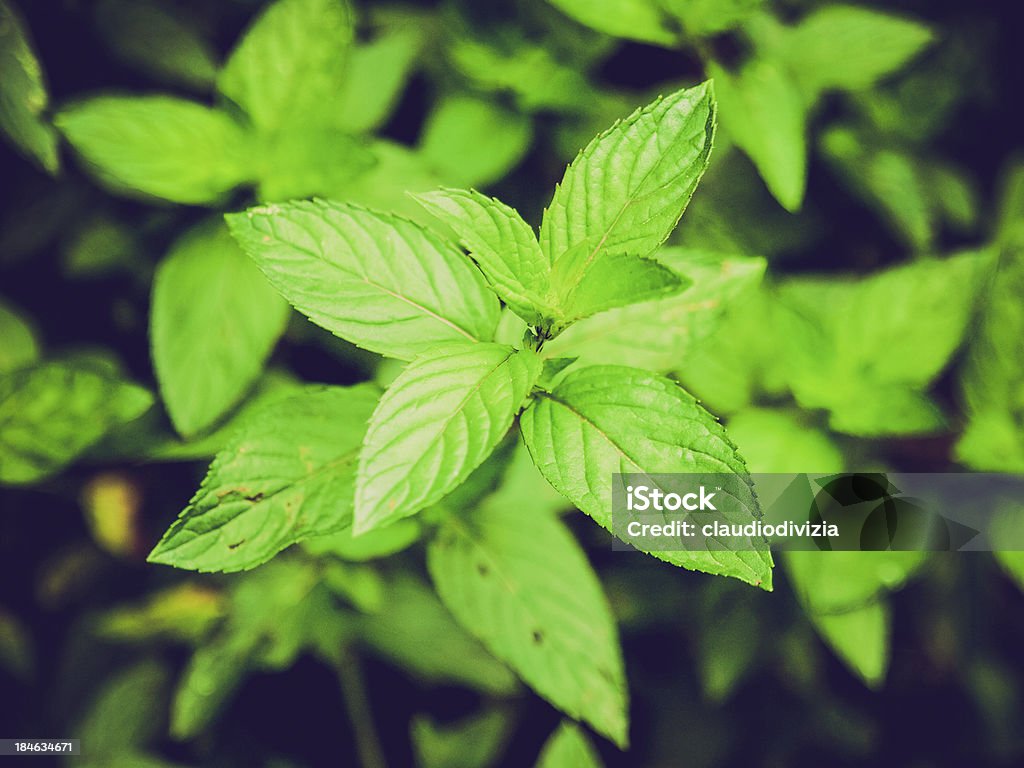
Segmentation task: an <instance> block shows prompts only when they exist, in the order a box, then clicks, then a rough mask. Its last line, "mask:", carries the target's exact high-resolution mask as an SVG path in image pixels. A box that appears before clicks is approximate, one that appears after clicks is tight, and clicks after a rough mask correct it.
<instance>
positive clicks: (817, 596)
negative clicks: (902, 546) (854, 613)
mask: <svg viewBox="0 0 1024 768" xmlns="http://www.w3.org/2000/svg"><path fill="white" fill-rule="evenodd" d="M925 557H926V554H925V553H924V552H910V551H902V552H901V551H891V552H856V551H849V552H847V551H834V552H814V551H792V552H786V557H785V566H786V574H787V576H789V579H790V581H791V582H792V584H793V591H794V592H796V595H797V597H798V598H800V602H801V604H802V605H803V606H804V607H805V609H806V610H807V611H808V613H814V614H818V613H824V614H836V613H845V612H847V611H851V610H853V609H855V608H859V607H861V606H863V605H866V604H868V603H870V602H872V601H874V600H877V599H878V598H880V597H884V595H885V593H886V592H890V591H893V590H896V589H899V588H901V587H902V586H903V585H904V584H905V583H906V582H907V580H908V579H909V578H910V577H911V576H913V574H914V572H915V571H916V570H917V569H918V568H919V567H920V566H921V565H922V563H924V561H925Z"/></svg>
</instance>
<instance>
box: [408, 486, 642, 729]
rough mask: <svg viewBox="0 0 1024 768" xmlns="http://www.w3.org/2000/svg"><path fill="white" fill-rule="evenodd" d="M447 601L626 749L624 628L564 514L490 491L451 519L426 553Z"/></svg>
mask: <svg viewBox="0 0 1024 768" xmlns="http://www.w3.org/2000/svg"><path fill="white" fill-rule="evenodd" d="M427 566H428V568H429V570H430V575H431V577H432V578H433V580H434V585H435V586H436V588H437V592H438V594H439V595H440V596H441V600H442V602H444V604H445V605H446V606H447V607H448V609H449V610H450V611H451V612H452V613H453V614H454V615H455V618H456V619H458V621H459V623H460V624H462V626H463V627H465V628H466V629H467V630H468V631H469V632H471V633H472V634H474V635H476V636H477V637H478V638H480V640H481V642H483V644H484V645H485V646H486V647H487V648H488V649H490V651H491V652H492V653H493V654H494V655H495V656H497V657H498V658H499V659H501V660H503V661H505V662H506V663H508V664H509V666H511V667H512V668H513V669H514V670H515V671H516V673H517V674H518V675H519V676H520V677H521V678H522V679H523V680H524V681H525V682H526V683H527V684H529V685H530V686H531V687H532V688H533V689H534V690H536V691H537V693H539V694H540V695H541V696H543V697H544V698H546V699H547V700H548V701H550V702H551V703H552V704H554V705H555V706H556V707H558V708H559V709H561V710H563V711H564V712H566V713H567V714H568V715H570V716H571V717H575V718H581V719H583V720H585V721H587V722H588V723H590V724H591V725H593V726H594V728H595V729H597V730H598V731H600V732H601V733H603V734H604V735H606V736H608V737H609V738H610V739H612V740H613V741H615V742H616V743H617V744H619V746H622V747H625V745H626V743H627V741H628V737H627V714H626V695H627V694H626V686H625V676H624V672H623V665H622V656H621V651H620V649H619V640H618V632H617V629H616V626H615V620H614V618H613V616H612V613H611V609H610V607H609V605H608V601H607V599H606V598H605V596H604V593H603V592H602V590H601V584H600V582H599V581H598V579H597V576H596V574H595V573H594V571H593V570H592V569H591V567H590V564H589V563H588V562H587V559H586V556H585V555H584V553H583V551H582V549H581V548H580V546H579V544H578V543H577V542H576V540H575V539H574V538H573V537H572V535H571V534H570V533H569V531H568V530H567V529H566V528H565V527H564V525H563V524H562V522H561V521H560V520H559V519H558V518H557V517H552V516H550V515H545V514H541V513H538V512H535V511H532V510H531V509H530V508H529V507H522V506H520V505H516V504H508V503H501V500H500V498H499V499H495V498H494V497H492V498H491V499H490V501H489V502H488V501H487V500H485V501H484V502H483V504H482V505H481V506H480V507H478V508H477V509H476V510H474V511H473V512H472V514H468V515H450V516H449V517H448V518H447V519H446V520H445V521H444V523H442V525H441V529H440V530H439V532H438V535H437V537H436V538H435V539H434V540H433V541H432V542H431V544H430V546H429V548H428V550H427Z"/></svg>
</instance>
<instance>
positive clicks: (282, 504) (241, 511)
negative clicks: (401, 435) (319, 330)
mask: <svg viewBox="0 0 1024 768" xmlns="http://www.w3.org/2000/svg"><path fill="white" fill-rule="evenodd" d="M377 394H378V393H377V390H376V388H375V387H373V386H371V385H359V386H356V387H325V388H317V387H310V388H309V389H308V390H307V391H305V392H303V393H302V394H298V395H295V396H293V397H289V398H286V399H282V400H278V401H275V402H272V403H270V404H268V405H267V406H265V407H264V408H263V409H261V410H260V411H257V412H255V413H253V414H252V415H251V416H250V417H249V418H248V419H247V420H246V422H245V423H244V424H243V425H242V426H241V427H240V428H239V430H238V432H237V433H236V434H235V435H234V437H233V439H232V440H231V442H230V443H229V444H228V445H227V446H226V447H225V448H224V450H222V451H221V452H220V453H218V454H217V458H216V459H214V461H213V463H212V464H211V465H210V470H209V472H208V473H207V475H206V478H205V479H204V480H203V484H202V486H201V487H200V489H199V491H198V492H197V493H196V495H195V496H194V497H193V499H192V501H191V502H190V503H189V505H188V507H187V508H186V509H185V510H184V511H183V512H182V513H181V516H180V517H179V518H178V519H177V520H176V521H175V523H174V524H173V525H172V526H171V527H170V529H169V530H168V531H167V533H166V534H164V537H163V538H162V539H161V540H160V543H159V544H157V546H156V548H155V549H154V550H153V551H152V552H151V553H150V555H149V561H150V562H153V563H163V564H166V565H173V566H175V567H178V568H189V569H193V570H199V571H239V570H244V569H247V568H252V567H254V566H257V565H259V564H260V563H263V562H265V561H267V560H269V559H270V558H271V557H273V556H274V555H275V554H277V553H278V552H280V551H281V550H282V549H284V548H285V547H287V546H289V545H291V544H294V543H295V542H297V541H300V540H302V539H304V538H306V537H307V536H315V535H322V534H327V533H332V532H334V531H339V530H342V529H344V528H346V527H348V526H350V525H351V523H352V499H353V493H354V486H355V466H356V457H357V455H358V453H359V447H360V445H361V444H362V440H363V435H364V434H365V431H366V424H367V421H368V419H369V418H370V414H371V413H372V411H373V407H374V405H375V404H376V402H377Z"/></svg>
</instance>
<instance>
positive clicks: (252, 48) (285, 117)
mask: <svg viewBox="0 0 1024 768" xmlns="http://www.w3.org/2000/svg"><path fill="white" fill-rule="evenodd" d="M352 36H353V30H352V17H351V12H350V11H349V8H348V5H347V4H346V3H345V2H344V0H275V2H273V3H272V4H271V5H269V6H268V7H267V8H266V10H264V11H263V12H262V13H261V14H260V16H259V17H258V18H257V19H256V20H255V21H254V22H253V24H252V26H250V27H249V29H248V30H247V31H246V33H245V36H244V37H243V38H242V40H241V42H240V43H239V44H238V45H237V47H236V48H235V50H234V51H232V53H231V56H230V57H229V58H228V60H227V63H226V64H225V65H224V68H223V69H222V70H221V72H220V75H219V77H218V78H217V87H218V88H219V89H220V91H221V93H223V94H224V95H225V96H227V97H228V98H229V99H231V100H232V101H233V102H235V103H236V104H237V105H238V106H240V107H241V108H242V109H243V110H245V112H246V114H248V116H249V118H250V119H251V120H252V122H253V123H254V124H255V125H256V127H257V128H259V129H260V130H261V131H264V132H272V131H275V130H277V129H279V128H281V127H282V125H283V124H287V123H289V122H293V121H299V122H306V121H310V120H313V121H316V122H322V121H323V120H324V119H327V118H333V117H335V116H336V115H337V111H336V110H337V109H338V106H339V95H340V93H341V89H342V87H343V86H344V82H345V80H344V76H345V63H346V57H347V53H348V47H349V45H350V43H351V41H352ZM339 117H340V116H339Z"/></svg>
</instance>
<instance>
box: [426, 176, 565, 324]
mask: <svg viewBox="0 0 1024 768" xmlns="http://www.w3.org/2000/svg"><path fill="white" fill-rule="evenodd" d="M415 197H416V199H417V200H418V201H419V202H420V203H421V204H422V205H423V207H424V208H426V209H427V211H429V212H430V213H431V214H432V215H433V216H435V217H436V218H437V219H438V220H439V221H441V222H442V223H444V224H446V225H447V226H449V227H451V228H452V229H453V230H454V231H455V233H456V234H457V235H458V237H459V239H460V240H461V241H462V244H463V245H464V246H465V247H466V249H467V250H468V251H469V255H470V256H472V257H473V260H474V261H476V263H477V264H478V265H479V266H480V269H481V271H483V273H484V276H485V277H486V278H487V281H488V282H489V283H490V284H491V287H492V288H493V289H494V292H495V293H497V294H498V296H499V297H501V299H502V301H504V302H505V303H506V304H507V305H508V306H509V308H510V309H511V310H512V311H513V312H515V313H516V314H517V315H519V316H520V317H522V318H523V319H524V320H526V322H528V323H530V324H531V325H537V324H539V323H541V322H543V321H544V320H545V318H551V317H554V316H555V315H556V314H557V312H558V310H557V309H556V308H555V306H556V298H555V296H554V295H553V293H552V287H551V261H550V260H549V259H548V258H547V257H546V256H545V255H544V253H543V252H542V251H541V249H540V245H538V243H537V237H536V236H535V235H534V233H533V230H532V229H531V228H530V225H529V224H527V223H526V222H525V221H523V219H522V217H520V215H519V214H518V213H517V212H516V211H515V210H514V209H513V208H510V207H508V206H507V205H505V204H504V203H502V202H501V201H499V200H495V199H494V198H492V197H486V196H485V195H482V194H480V193H479V192H475V191H464V190H456V189H443V190H440V191H438V192H430V193H427V194H425V195H416V196H415Z"/></svg>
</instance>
